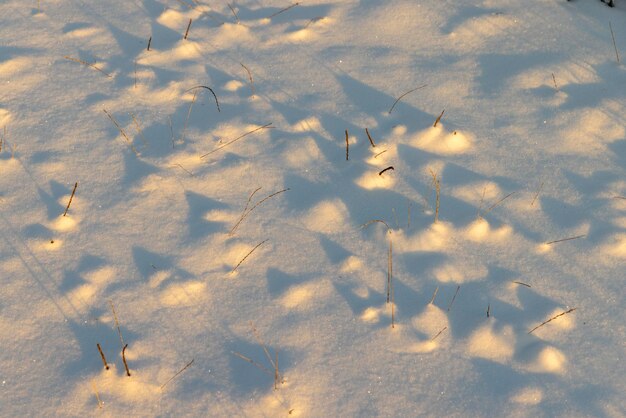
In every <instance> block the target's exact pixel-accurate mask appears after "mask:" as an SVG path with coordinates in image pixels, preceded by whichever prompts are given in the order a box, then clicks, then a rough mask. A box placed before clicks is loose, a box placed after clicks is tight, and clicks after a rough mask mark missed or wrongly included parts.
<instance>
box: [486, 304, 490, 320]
mask: <svg viewBox="0 0 626 418" xmlns="http://www.w3.org/2000/svg"><path fill="white" fill-rule="evenodd" d="M490 315H491V303H489V304H487V318H489V316H490Z"/></svg>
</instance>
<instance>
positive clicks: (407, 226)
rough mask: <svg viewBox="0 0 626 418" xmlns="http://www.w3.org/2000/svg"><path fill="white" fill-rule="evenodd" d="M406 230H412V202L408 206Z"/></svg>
mask: <svg viewBox="0 0 626 418" xmlns="http://www.w3.org/2000/svg"><path fill="white" fill-rule="evenodd" d="M406 218H407V219H406V229H407V230H408V229H410V228H411V202H409V204H408V206H407V215H406Z"/></svg>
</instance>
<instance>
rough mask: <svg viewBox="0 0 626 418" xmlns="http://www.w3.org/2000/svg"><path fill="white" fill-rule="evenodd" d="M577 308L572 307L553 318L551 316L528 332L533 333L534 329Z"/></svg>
mask: <svg viewBox="0 0 626 418" xmlns="http://www.w3.org/2000/svg"><path fill="white" fill-rule="evenodd" d="M576 309H577V308H572V309H570V310H569V311H565V312H561V313H560V314H558V315H555V316H553V317H552V318H550V319H548V320H546V321H543V322H542V323H541V324H539V325H537V326H536V327H535V328H533V329H531V330H530V331H528V333H529V334H532V332H533V331H535V330H536V329H537V328H541V327H542V326H544V325H545V324H547V323H548V322H550V321H554V320H555V319H557V318H558V317H560V316H563V315H566V314H568V313H570V312H574V311H575V310H576Z"/></svg>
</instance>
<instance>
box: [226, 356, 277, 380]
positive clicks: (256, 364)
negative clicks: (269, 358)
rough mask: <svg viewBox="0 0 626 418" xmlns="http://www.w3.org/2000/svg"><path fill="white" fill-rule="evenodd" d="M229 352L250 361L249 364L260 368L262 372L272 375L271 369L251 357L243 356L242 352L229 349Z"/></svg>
mask: <svg viewBox="0 0 626 418" xmlns="http://www.w3.org/2000/svg"><path fill="white" fill-rule="evenodd" d="M231 353H232V354H233V355H235V356H237V357H239V358H240V359H242V360H245V361H247V362H248V363H250V364H252V365H254V366H256V367H258V368H259V369H260V370H262V371H263V372H265V373H267V374H269V375H270V376H272V375H273V373H272V372H271V371H269V370H268V369H267V368H266V367H265V366H263V365H262V364H259V363H257V362H256V361H254V360H252V359H251V358H249V357H246V356H244V355H243V354H241V353H238V352H236V351H231Z"/></svg>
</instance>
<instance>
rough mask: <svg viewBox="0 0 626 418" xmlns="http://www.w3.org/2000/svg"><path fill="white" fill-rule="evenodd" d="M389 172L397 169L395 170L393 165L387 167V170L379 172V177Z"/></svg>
mask: <svg viewBox="0 0 626 418" xmlns="http://www.w3.org/2000/svg"><path fill="white" fill-rule="evenodd" d="M389 170H395V168H393V166H392V165H390V166H389V167H387V168H385V169H383V170H381V171H379V172H378V175H379V176H382V175H383V173H385V172H386V171H389Z"/></svg>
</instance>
